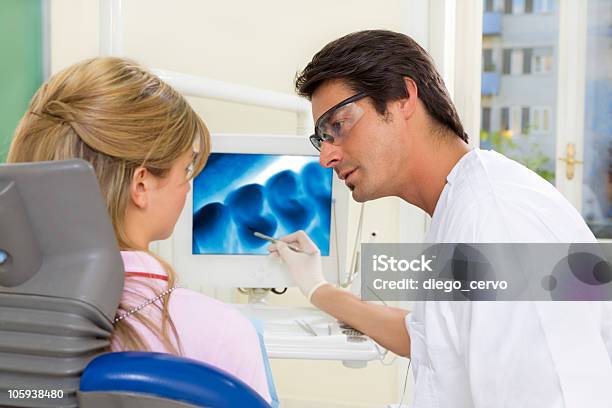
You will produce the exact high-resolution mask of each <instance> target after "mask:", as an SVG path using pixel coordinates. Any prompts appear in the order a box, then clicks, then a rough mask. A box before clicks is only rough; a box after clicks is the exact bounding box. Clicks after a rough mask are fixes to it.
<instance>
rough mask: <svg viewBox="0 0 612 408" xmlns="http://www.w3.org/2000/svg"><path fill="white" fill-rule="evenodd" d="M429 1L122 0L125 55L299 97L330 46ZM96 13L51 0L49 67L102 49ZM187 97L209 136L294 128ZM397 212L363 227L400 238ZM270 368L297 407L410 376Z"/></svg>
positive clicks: (392, 206) (287, 299)
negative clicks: (300, 78) (300, 84)
mask: <svg viewBox="0 0 612 408" xmlns="http://www.w3.org/2000/svg"><path fill="white" fill-rule="evenodd" d="M411 3H412V4H411ZM426 3H427V2H426V1H423V0H414V1H410V2H408V1H401V0H379V1H371V0H334V1H325V0H311V1H308V2H304V1H297V0H265V1H264V0H261V1H247V0H242V1H237V0H233V1H204V0H173V1H170V0H166V1H164V0H124V1H123V7H124V8H123V10H124V23H125V26H124V35H123V50H124V52H123V55H124V56H126V57H129V58H132V59H135V60H136V61H138V62H140V63H142V64H144V65H147V66H150V67H155V68H161V69H167V70H174V71H180V72H185V73H190V74H195V75H200V76H206V77H209V78H213V79H218V80H223V81H230V82H235V83H239V84H245V85H251V86H255V87H259V88H265V89H270V90H275V91H279V92H285V93H293V92H294V86H293V79H294V76H295V74H296V72H297V71H299V70H301V69H302V68H303V67H304V66H305V65H306V64H307V63H308V61H309V60H310V58H311V57H312V56H313V55H314V53H315V52H317V51H318V50H319V49H320V48H321V47H322V46H323V45H325V44H326V43H327V42H329V41H331V40H333V39H336V38H338V37H339V36H341V35H344V34H347V33H350V32H353V31H357V30H363V29H369V28H385V29H391V30H395V31H407V30H408V31H409V30H410V29H411V27H408V26H407V21H409V18H408V17H407V13H412V17H413V18H414V9H415V8H417V9H418V8H421V9H422V8H423V4H426ZM413 6H414V7H413ZM98 15H99V4H98V1H97V0H51V70H52V73H55V72H57V71H58V70H60V69H62V68H64V67H66V66H68V65H70V64H72V63H74V62H76V61H79V60H81V59H84V58H89V57H93V56H96V55H99V48H98V42H99V37H98V28H99V27H98ZM418 18H419V17H418V16H417V18H416V20H415V21H418ZM421 20H422V19H421ZM417 26H418V27H416V29H418V30H420V32H423V27H425V28H426V24H425V26H424V25H423V22H422V21H421V22H419V23H418V24H417ZM190 102H191V103H192V105H193V106H194V108H195V109H196V110H197V111H198V112H199V113H200V115H201V116H202V117H203V119H204V121H205V122H206V123H207V125H208V127H209V129H210V130H211V132H224V133H230V132H255V133H257V132H260V133H279V134H280V133H294V132H295V129H296V125H297V122H296V117H295V115H294V114H291V113H286V112H279V111H273V110H267V109H263V108H257V107H250V106H242V105H238V104H233V103H225V102H219V101H211V100H204V99H196V98H190ZM352 212H355V210H354V209H352ZM398 212H399V203H398V201H397V200H396V199H394V198H388V199H381V200H377V201H376V202H372V203H369V205H368V206H367V207H366V218H365V226H364V228H365V229H364V233H368V232H370V231H372V230H376V231H377V232H378V234H379V241H380V242H397V241H398V239H399V232H400V231H399V226H398ZM421 230H422V226H420V227H419V233H420V231H421ZM417 235H418V234H417ZM179 273H180V271H179ZM237 299H238V300H240V299H239V298H238V297H237ZM272 302H273V303H275V304H279V303H280V304H296V305H297V304H304V299H303V297H302V296H301V295H300V294H298V293H296V291H295V290H293V291H290V293H289V294H288V295H285V296H283V297H278V296H277V297H275V298H274V299H272ZM402 367H405V365H402ZM272 369H273V372H274V376H275V381H276V384H277V389H278V392H279V395H280V397H281V400H282V402H283V404H282V406H283V407H290V408H291V407H294V408H298V407H328V408H332V407H335V408H340V407H372V406H382V405H384V404H387V403H392V402H396V401H397V399H398V395H399V393H400V392H401V388H402V387H403V378H404V374H405V372H403V371H402V372H399V370H398V364H397V363H395V364H393V365H392V366H389V367H387V366H383V365H381V364H380V363H379V362H372V363H370V364H369V365H368V367H367V368H365V369H358V370H354V369H347V368H344V367H343V366H342V365H341V363H340V362H318V361H296V360H274V361H273V362H272ZM400 378H401V381H400V380H399V379H400ZM407 400H408V401H409V400H410V398H407Z"/></svg>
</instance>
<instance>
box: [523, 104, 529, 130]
mask: <svg viewBox="0 0 612 408" xmlns="http://www.w3.org/2000/svg"><path fill="white" fill-rule="evenodd" d="M529 111H530V109H529V107H523V109H521V133H523V134H525V135H526V134H527V133H529V130H530V129H529Z"/></svg>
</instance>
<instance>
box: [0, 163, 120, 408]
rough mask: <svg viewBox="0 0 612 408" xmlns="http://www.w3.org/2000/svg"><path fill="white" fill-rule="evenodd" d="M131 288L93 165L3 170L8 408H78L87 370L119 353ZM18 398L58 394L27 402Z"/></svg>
mask: <svg viewBox="0 0 612 408" xmlns="http://www.w3.org/2000/svg"><path fill="white" fill-rule="evenodd" d="M123 282H124V273H123V263H122V260H121V256H120V253H119V250H118V247H117V242H116V239H115V235H114V232H113V229H112V226H111V222H110V220H109V217H108V213H107V210H106V208H105V206H104V204H103V200H102V199H101V193H100V189H99V186H98V182H97V179H96V177H95V174H94V172H93V169H92V168H91V166H90V165H89V164H88V163H87V162H85V161H82V160H69V161H56V162H40V163H23V164H2V165H0V406H9V407H10V406H25V405H23V404H24V403H25V404H26V405H27V406H30V407H39V406H55V407H75V406H77V400H76V391H77V390H78V388H79V379H80V375H81V373H82V371H83V368H84V367H85V366H86V365H87V364H88V363H89V362H90V361H91V360H92V359H93V358H94V357H95V356H97V355H98V354H100V353H101V352H103V351H104V349H105V348H107V347H108V346H109V338H110V334H111V330H112V321H113V318H114V316H115V311H116V309H117V306H118V304H119V300H120V297H121V292H122V290H123ZM9 390H46V391H49V392H52V391H56V392H55V393H54V394H53V395H54V396H55V398H50V397H52V395H51V394H49V395H48V396H47V397H46V398H41V399H38V398H33V397H32V396H30V397H29V398H27V400H25V399H15V397H16V396H17V395H16V393H15V392H14V391H11V392H10V393H9ZM50 403H51V405H49V404H50Z"/></svg>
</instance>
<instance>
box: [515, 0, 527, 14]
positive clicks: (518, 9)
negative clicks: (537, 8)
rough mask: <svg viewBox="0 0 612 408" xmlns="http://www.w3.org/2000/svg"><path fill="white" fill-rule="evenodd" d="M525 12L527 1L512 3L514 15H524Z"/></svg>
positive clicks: (521, 0)
mask: <svg viewBox="0 0 612 408" xmlns="http://www.w3.org/2000/svg"><path fill="white" fill-rule="evenodd" d="M524 12H525V0H513V1H512V14H523V13H524Z"/></svg>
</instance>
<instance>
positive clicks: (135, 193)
mask: <svg viewBox="0 0 612 408" xmlns="http://www.w3.org/2000/svg"><path fill="white" fill-rule="evenodd" d="M150 179H151V174H150V173H149V172H148V171H147V169H145V168H144V167H142V166H141V167H138V168H137V169H136V170H135V171H134V175H133V176H132V182H131V183H130V198H131V199H132V203H134V206H136V208H139V209H145V208H146V207H147V204H148V195H149V192H150V191H151V185H150V183H151V180H150Z"/></svg>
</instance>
